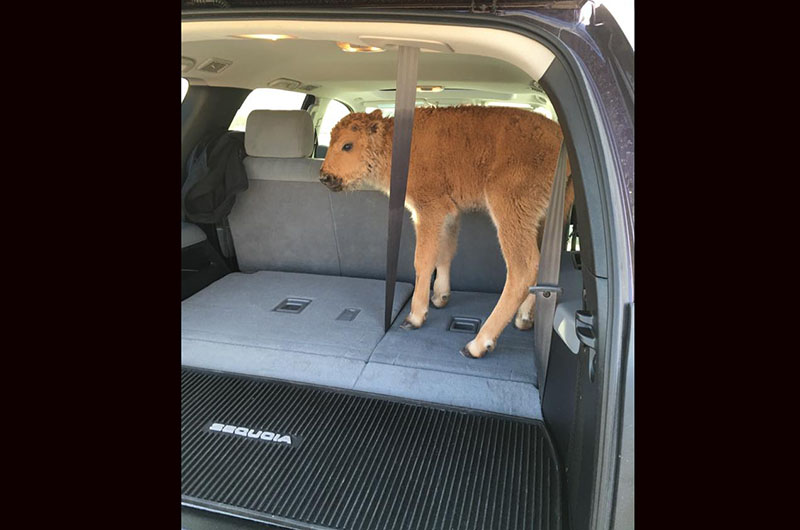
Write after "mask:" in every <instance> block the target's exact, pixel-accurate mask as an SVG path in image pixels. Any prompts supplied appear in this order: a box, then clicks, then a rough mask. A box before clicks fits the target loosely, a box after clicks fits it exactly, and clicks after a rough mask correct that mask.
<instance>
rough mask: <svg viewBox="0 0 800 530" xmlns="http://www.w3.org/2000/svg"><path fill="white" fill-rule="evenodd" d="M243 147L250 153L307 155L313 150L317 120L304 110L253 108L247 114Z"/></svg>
mask: <svg viewBox="0 0 800 530" xmlns="http://www.w3.org/2000/svg"><path fill="white" fill-rule="evenodd" d="M244 149H245V151H247V154H248V155H249V156H260V157H273V158H307V157H310V156H311V152H312V151H313V150H314V124H313V123H312V122H311V115H310V114H309V113H308V112H306V111H304V110H254V111H252V112H251V113H250V115H249V116H247V125H246V126H245V133H244Z"/></svg>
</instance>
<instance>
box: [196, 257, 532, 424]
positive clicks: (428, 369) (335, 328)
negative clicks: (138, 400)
mask: <svg viewBox="0 0 800 530" xmlns="http://www.w3.org/2000/svg"><path fill="white" fill-rule="evenodd" d="M411 291H412V286H411V285H409V284H407V283H403V282H400V283H398V284H397V295H396V297H395V306H394V311H393V317H394V319H395V320H394V325H393V327H392V329H391V330H390V331H389V333H388V334H386V335H384V333H383V327H382V321H383V294H384V282H383V281H379V280H369V279H357V278H343V277H337V276H320V275H311V274H297V273H285V272H272V271H271V272H267V271H262V272H257V273H254V274H241V273H234V274H229V275H228V276H226V277H225V278H222V279H221V280H218V281H217V282H215V283H214V284H212V285H210V286H209V287H207V288H206V289H204V290H203V291H201V292H200V293H197V294H196V295H194V296H192V297H190V298H188V299H187V300H185V301H184V302H183V303H182V308H181V334H182V339H181V362H182V364H184V365H186V366H195V367H199V368H208V369H213V370H221V371H226V372H235V373H242V374H250V375H257V376H261V377H271V378H278V379H284V380H288V381H297V382H303V383H312V384H318V385H326V386H333V387H337V388H345V389H356V390H361V391H365V392H371V393H376V394H383V395H387V396H395V397H401V398H409V399H416V400H423V401H429V402H433V403H441V404H446V405H454V406H460V407H469V408H474V409H478V410H485V411H489V412H500V413H503V414H513V415H518V416H525V417H530V418H541V404H540V402H539V394H538V391H537V390H536V388H535V387H534V386H533V384H532V383H531V382H530V381H531V380H533V379H535V375H536V374H535V371H534V368H533V357H532V351H531V350H530V348H529V347H528V348H527V349H524V348H525V344H526V343H527V342H529V340H532V339H531V337H532V334H531V333H530V332H520V331H517V330H516V329H513V327H510V326H509V328H507V329H506V330H505V331H504V333H503V334H502V335H501V337H500V340H499V342H498V347H497V348H496V349H495V350H494V351H493V352H490V353H489V354H488V355H487V356H486V357H485V358H484V359H480V360H475V361H470V360H468V359H465V358H463V357H461V355H460V354H459V353H458V349H459V348H460V347H461V346H463V345H464V344H465V343H466V341H468V340H470V339H471V336H470V335H468V334H464V333H455V332H448V331H445V330H444V329H443V327H444V324H445V323H446V322H449V316H450V315H451V314H459V315H461V314H467V316H479V317H483V318H485V314H488V312H489V311H490V310H491V306H493V304H494V301H495V300H496V299H497V295H493V294H485V293H462V292H454V293H453V295H452V298H451V301H450V304H452V305H451V306H448V308H445V309H443V310H435V309H431V310H430V312H429V314H428V321H427V322H426V324H425V325H424V326H423V327H422V328H420V329H418V330H414V331H403V330H400V329H398V324H399V323H400V321H401V320H402V317H403V316H404V315H405V314H407V313H408V309H409V307H408V305H409V303H410V302H406V300H408V299H409V297H410V294H411ZM288 297H300V298H309V299H312V302H311V304H309V305H308V306H307V307H306V309H304V310H303V311H302V312H301V313H299V314H288V313H280V312H276V311H273V309H274V307H275V306H277V305H278V304H279V303H280V302H281V301H283V300H284V299H285V298H288ZM403 303H405V304H406V305H405V307H404V308H403V309H402V311H401V310H400V307H401V306H402V304H403ZM348 307H357V308H359V309H361V312H360V313H359V314H358V315H357V316H356V318H355V319H354V320H352V321H342V320H336V317H337V316H339V315H340V314H341V312H342V310H343V309H345V308H348Z"/></svg>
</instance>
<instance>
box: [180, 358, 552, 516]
mask: <svg viewBox="0 0 800 530" xmlns="http://www.w3.org/2000/svg"><path fill="white" fill-rule="evenodd" d="M181 494H182V502H183V504H184V505H186V506H191V507H195V508H203V509H208V510H212V511H216V512H221V513H227V514H231V515H237V516H240V517H245V518H248V519H255V520H262V521H267V522H272V523H276V524H278V525H284V526H287V527H290V528H335V529H395V528H397V529H400V528H402V529H437V530H439V529H459V530H468V529H485V530H489V529H503V530H513V529H545V528H547V529H549V528H555V529H558V528H561V515H562V514H561V501H560V498H561V496H560V480H559V472H558V467H557V463H556V459H555V457H554V452H553V446H552V444H551V442H550V438H549V436H548V434H547V432H546V431H545V428H544V425H543V424H542V423H541V422H538V421H535V420H527V419H517V418H512V417H507V416H499V415H491V414H484V413H473V412H469V411H462V410H457V409H452V408H444V407H439V406H428V405H422V404H417V403H411V402H399V401H391V400H387V399H382V398H381V397H377V396H373V395H364V394H356V393H353V392H346V391H337V390H332V389H324V388H318V387H310V386H305V385H298V384H291V383H285V382H280V381H272V380H265V379H256V378H251V377H245V376H236V375H231V374H221V373H217V372H208V371H202V370H196V369H188V368H183V369H182V372H181Z"/></svg>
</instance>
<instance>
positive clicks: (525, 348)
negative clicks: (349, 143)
mask: <svg viewBox="0 0 800 530" xmlns="http://www.w3.org/2000/svg"><path fill="white" fill-rule="evenodd" d="M273 26H274V24H273ZM280 29H281V28H280V27H278V28H273V31H274V32H279V31H280ZM312 29H313V28H312ZM260 30H261V29H260V28H247V27H238V28H236V32H237V33H245V32H248V31H249V32H258V31H260ZM306 30H307V31H310V32H312V35H311V36H312V37H320V36H324V31H323V30H314V31H317V32H318V33H316V34H314V33H313V31H312V30H310V29H308V28H306ZM215 31H216V32H214V31H212V30H211V29H209V28H208V27H204V28H201V29H198V30H197V31H195V32H194V33H193V32H191V31H189V32H186V31H185V40H184V43H183V49H182V55H183V56H184V57H187V58H190V59H191V60H192V61H193V64H194V65H195V69H194V70H190V71H188V72H186V73H185V74H184V76H185V77H187V78H188V79H189V81H190V88H189V91H188V93H187V96H186V98H187V99H186V103H184V106H187V105H188V106H189V107H191V106H193V105H195V106H197V107H198V108H197V109H195V113H200V112H201V110H202V109H201V107H202V108H211V107H214V108H215V109H216V116H215V117H213V118H208V120H207V121H204V119H202V118H199V117H198V118H196V120H197V123H195V124H194V126H195V134H194V136H193V137H194V138H199V136H200V135H201V133H198V132H197V129H200V130H209V129H211V128H213V127H215V126H219V125H220V124H227V123H230V119H231V118H232V116H233V113H235V111H236V109H238V106H239V105H240V104H241V101H242V100H243V97H244V96H246V94H247V93H249V91H250V90H251V89H255V88H261V87H271V86H272V87H282V88H286V86H287V85H286V84H287V83H289V82H290V81H297V82H298V83H299V84H298V86H294V85H292V86H293V89H294V90H296V91H299V92H303V93H307V94H312V95H314V96H315V98H316V103H317V105H312V106H311V107H310V109H309V112H306V111H303V110H298V111H296V113H294V114H292V113H285V112H283V113H278V112H273V111H269V110H256V111H253V112H254V113H257V114H258V115H259V116H260V118H259V119H258V120H248V124H247V129H246V130H245V138H246V141H245V144H246V146H247V153H246V155H247V156H246V157H245V159H244V166H245V169H246V171H247V177H248V181H249V187H248V189H247V190H246V191H245V192H242V193H240V194H238V196H237V198H236V202H235V204H234V207H233V210H232V211H231V213H230V215H229V217H228V222H229V227H230V235H231V237H232V242H233V248H234V252H235V260H236V261H235V265H233V266H231V264H232V262H231V260H227V262H228V263H227V266H226V264H225V262H226V260H225V259H223V258H222V257H221V256H220V254H221V252H220V251H221V249H220V247H219V245H218V243H217V240H216V238H215V237H214V236H215V235H216V230H214V229H213V227H207V226H206V227H203V230H199V231H198V229H197V227H196V226H193V224H192V223H185V222H184V223H183V224H182V231H183V239H182V244H183V245H184V246H185V247H187V248H189V249H192V248H194V249H195V252H197V250H196V249H197V248H201V247H202V248H204V249H205V250H204V251H203V253H202V256H201V257H200V258H195V260H198V259H199V260H200V261H201V262H202V265H200V266H197V267H195V268H194V269H191V268H190V269H191V270H190V271H189V272H187V274H188V277H192V278H195V280H194V283H193V285H192V286H191V287H190V288H188V289H185V291H184V298H185V300H184V301H183V303H182V316H181V319H182V320H181V322H182V323H181V333H182V363H183V364H184V365H186V366H193V367H199V368H207V369H213V370H220V371H225V372H232V373H240V374H249V375H256V376H266V377H271V378H277V379H284V380H288V381H298V382H303V383H313V384H318V385H323V386H329V387H336V388H345V389H353V390H361V391H365V392H373V393H378V394H384V395H390V396H396V397H400V398H409V399H415V400H421V401H427V402H433V403H441V404H445V405H453V406H459V407H466V408H470V409H478V410H485V411H489V412H498V413H503V414H510V415H514V416H522V417H528V418H537V419H541V418H542V409H541V403H540V399H539V392H538V390H537V386H536V380H537V374H536V368H535V365H534V362H533V358H532V340H533V339H532V332H531V331H520V330H517V329H516V328H515V327H514V326H513V325H512V324H509V325H508V326H507V327H506V329H505V330H504V332H503V333H502V335H501V336H500V337H499V340H498V346H497V348H496V349H495V350H494V351H493V352H491V353H490V354H489V355H487V356H486V357H485V358H483V359H481V360H480V361H474V360H470V359H465V358H464V357H462V356H460V355H459V354H458V351H459V348H460V347H461V346H463V344H464V343H466V342H467V341H468V340H470V338H471V337H472V336H474V333H476V332H477V328H479V327H480V324H481V323H482V322H483V321H485V319H486V318H487V316H488V315H489V313H490V312H491V310H492V309H493V307H494V305H495V304H496V302H497V300H498V298H499V294H500V292H501V290H502V288H503V284H504V282H505V276H506V268H505V263H504V261H503V257H502V253H501V251H500V248H499V244H498V242H497V236H496V231H495V228H494V226H493V225H492V222H491V220H490V219H489V217H488V215H487V214H485V213H482V212H468V213H465V214H463V215H462V220H461V231H460V235H459V243H458V252H457V254H456V258H455V260H454V262H453V266H452V272H451V277H452V295H451V298H450V302H449V304H448V305H447V306H446V307H445V308H443V309H436V308H434V307H431V308H430V311H429V314H428V320H427V321H426V323H425V325H424V326H423V327H422V328H420V329H418V330H416V331H413V332H407V331H404V330H402V329H400V323H401V322H402V321H403V318H404V317H405V316H406V315H407V314H408V312H409V309H410V308H409V305H410V296H411V293H412V291H413V283H414V277H415V276H414V267H413V256H414V242H415V235H414V228H413V225H412V223H411V220H410V218H409V217H408V216H406V218H405V220H404V226H403V233H402V240H401V252H400V263H399V267H398V283H397V286H396V294H395V304H394V307H393V308H392V311H393V313H392V314H393V318H394V323H393V325H392V327H391V328H390V329H389V331H388V332H386V333H385V332H384V330H383V325H382V315H383V289H384V282H383V278H384V275H385V271H386V227H387V211H388V208H387V204H388V200H387V198H386V197H385V196H384V195H383V194H381V193H379V192H374V191H362V192H357V193H346V194H336V193H332V192H330V191H329V190H328V189H327V188H325V187H324V186H322V185H320V183H319V181H318V177H319V168H320V166H321V163H322V160H321V159H319V158H315V157H314V156H313V155H314V152H313V151H314V145H313V140H309V138H311V139H313V138H314V137H315V133H316V128H318V126H319V121H320V120H321V119H322V112H321V111H320V105H319V103H320V102H323V103H327V102H328V101H330V100H332V99H337V100H340V101H342V102H344V103H346V104H347V106H348V107H350V108H351V109H353V110H355V111H363V110H364V109H365V108H367V107H368V106H370V105H377V104H379V103H381V102H383V103H391V102H393V101H394V93H393V91H392V90H391V89H392V88H393V84H394V73H395V72H394V68H395V60H396V59H395V58H396V53H395V52H394V51H391V50H387V51H385V52H383V53H343V52H342V51H341V50H340V49H339V48H338V47H337V46H336V42H335V41H334V40H324V39H319V38H317V39H286V40H278V41H276V42H271V41H267V42H265V41H263V40H254V39H242V38H222V37H220V35H221V34H225V33H226V30H225V29H217V30H215ZM230 31H232V30H230ZM230 31H227V34H230ZM326 31H330V30H326ZM347 31H353V30H348V28H343V29H342V30H341V33H344V34H346V33H347ZM356 33H357V32H356ZM356 33H354V35H355V34H356ZM452 34H453V32H452V30H450V33H449V35H452ZM459 38H460V39H462V40H465V37H464V36H460V37H459ZM354 40H355V39H354ZM456 40H457V39H456ZM529 43H530V41H529ZM447 45H448V46H449V47H452V48H456V49H458V48H459V44H458V43H455V44H451V43H450V42H449V41H448V43H447ZM461 47H464V45H463V43H461ZM466 49H467V50H469V51H476V50H475V48H474V47H473V48H469V47H466ZM482 53H483V54H485V53H487V52H482ZM519 53H520V52H519V51H515V52H514V53H512V54H510V55H509V54H508V53H507V52H504V53H503V55H504V57H505V58H508V57H509V56H511V57H516V56H517V55H519ZM491 54H493V55H499V54H500V53H499V52H497V51H496V50H495V51H493V52H491V53H490V55H491ZM214 57H218V58H226V59H227V60H228V61H230V65H229V66H228V67H226V68H225V69H224V70H223V71H222V72H220V73H216V74H215V73H213V72H200V71H198V68H199V67H201V66H202V64H204V63H205V62H207V59H209V58H214ZM521 66H522V67H525V66H526V64H525V63H523V64H522V65H521ZM528 66H529V65H528ZM522 67H520V66H516V65H514V64H511V63H509V62H507V61H506V60H502V59H499V58H497V57H492V56H486V55H478V54H472V53H453V52H449V53H443V52H441V51H439V50H436V51H431V52H428V53H423V54H422V56H421V58H420V73H419V85H425V86H442V87H444V89H443V90H442V91H440V92H437V93H426V94H424V95H422V96H420V97H421V99H422V100H423V104H426V105H432V106H438V105H442V106H444V105H450V104H454V103H468V104H469V103H478V104H481V103H483V102H485V101H488V100H492V101H507V102H514V103H518V104H528V105H530V108H531V109H533V108H545V109H548V110H549V111H550V112H551V113H552V114H553V115H554V114H555V111H554V110H553V107H552V104H551V103H550V101H549V99H547V97H546V94H545V92H544V90H543V89H542V88H541V87H540V86H539V85H538V84H537V83H536V81H535V80H534V79H533V78H532V77H531V75H530V74H529V73H526V72H525V71H523V69H522ZM226 72H227V73H226ZM287 80H288V81H287ZM196 89H200V90H196ZM201 100H202V101H201ZM220 109H224V110H225V112H222V111H220ZM322 110H324V108H323V109H322ZM287 115H288V116H290V117H287ZM303 116H305V117H303ZM312 116H313V117H312ZM186 134H187V133H186V130H184V135H185V137H186ZM257 139H261V140H260V141H257ZM298 144H299V145H301V147H300V148H297V146H298ZM185 150H186V148H184V151H185ZM205 236H211V237H210V240H209V237H205ZM215 247H216V248H215ZM209 264H210V265H209ZM561 264H562V265H561V267H562V270H561V278H562V279H563V284H564V295H563V296H562V297H561V298H560V302H559V306H560V308H561V310H560V311H561V313H563V314H569V313H570V312H571V313H574V310H575V309H576V308H579V304H580V297H581V283H582V282H581V275H580V271H579V270H578V269H577V268H576V267H575V265H574V260H573V259H571V257H570V256H569V254H568V253H567V252H566V251H565V255H564V257H563V258H562V260H561ZM212 265H213V267H211V266H212ZM209 268H212V269H213V270H211V272H209ZM201 270H203V271H205V275H204V276H203V278H202V279H197V278H198V272H199V271H201ZM190 294H191V295H190ZM557 325H558V320H557V322H556V326H555V327H557ZM562 335H563V336H562V338H563V340H564V341H565V342H566V343H567V344H568V345H569V346H570V348H572V345H573V343H574V340H573V338H572V337H571V336H568V334H566V333H565V334H562Z"/></svg>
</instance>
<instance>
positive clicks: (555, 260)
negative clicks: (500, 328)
mask: <svg viewBox="0 0 800 530" xmlns="http://www.w3.org/2000/svg"><path fill="white" fill-rule="evenodd" d="M566 185H567V149H566V146H565V144H564V141H563V140H562V142H561V149H560V150H559V153H558V163H557V164H556V174H555V177H554V178H553V187H552V191H551V192H550V206H548V208H547V214H546V215H545V221H544V233H543V234H542V248H541V251H540V257H539V273H538V276H537V281H536V285H535V286H533V287H531V288H530V292H532V293H534V294H535V295H536V305H535V306H534V308H533V349H534V358H535V362H536V370H537V374H536V375H537V380H538V383H539V385H538V387H539V394H540V396H541V397H544V386H545V379H546V377H547V364H548V361H549V359H550V339H551V338H552V336H553V319H554V318H555V312H556V302H557V299H558V295H559V294H560V293H561V288H560V287H558V273H559V269H560V267H561V245H562V242H563V238H562V236H563V230H564V195H565V192H566Z"/></svg>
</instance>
